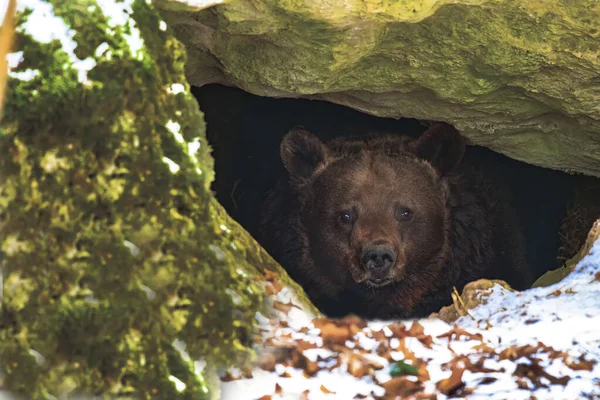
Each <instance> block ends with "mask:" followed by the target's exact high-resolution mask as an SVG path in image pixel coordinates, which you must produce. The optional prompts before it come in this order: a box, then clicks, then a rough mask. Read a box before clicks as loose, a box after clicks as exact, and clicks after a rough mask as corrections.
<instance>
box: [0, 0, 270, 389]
mask: <svg viewBox="0 0 600 400" xmlns="http://www.w3.org/2000/svg"><path fill="white" fill-rule="evenodd" d="M98 4H101V3H98ZM52 5H53V8H54V13H55V15H56V16H58V17H61V18H62V19H63V20H64V21H65V23H66V24H67V25H69V26H70V27H72V28H73V29H74V31H75V32H76V33H75V35H74V36H73V40H74V41H75V42H76V43H77V48H76V49H75V54H76V55H77V57H78V58H79V59H84V58H86V57H92V58H94V60H95V62H96V66H95V67H94V68H92V69H91V70H90V71H89V72H88V74H87V77H88V79H89V81H90V83H89V84H86V83H81V82H80V81H79V80H78V71H77V70H75V68H74V66H73V63H72V60H71V59H70V56H69V55H68V54H67V53H66V52H65V50H64V49H63V48H62V45H61V43H60V42H59V41H58V40H54V41H51V42H50V43H38V42H36V41H35V40H34V39H33V38H32V37H31V36H30V35H29V34H28V33H27V32H24V31H20V32H19V34H18V38H17V44H18V45H17V49H16V51H23V58H24V60H23V61H22V62H21V63H20V64H19V66H18V68H17V69H16V70H15V72H19V71H23V70H25V69H27V68H31V69H35V70H38V71H39V74H38V75H37V76H36V77H34V78H33V79H32V80H29V81H24V80H19V79H17V78H12V79H10V80H9V84H8V85H9V86H8V93H7V102H6V105H5V114H4V118H3V119H2V124H1V125H0V153H1V154H3V155H5V156H3V157H0V173H1V174H2V181H1V182H0V227H1V228H2V233H1V234H0V248H1V252H0V260H1V263H2V264H1V268H2V273H3V277H4V280H3V285H4V287H3V289H4V297H3V302H2V309H1V312H2V318H1V319H0V358H1V359H2V366H1V368H2V375H3V384H2V386H3V389H6V390H10V391H14V392H17V393H20V394H23V395H25V396H26V397H27V398H31V399H45V398H49V396H50V395H52V396H56V397H58V396H60V395H61V394H65V393H71V394H73V393H87V394H98V395H106V396H108V395H117V394H118V395H120V396H134V397H137V398H147V399H150V398H152V399H161V398H162V399H178V398H181V399H184V398H185V399H187V398H189V399H192V398H193V399H201V398H209V397H210V396H211V393H210V390H209V389H210V388H208V387H207V380H206V377H205V376H203V373H197V372H195V371H194V365H193V362H192V361H191V360H198V359H204V360H206V361H207V362H208V363H209V366H208V367H207V369H206V370H214V368H216V367H219V366H226V365H232V364H233V365H236V366H244V365H247V364H248V363H249V362H250V361H252V360H253V357H254V353H253V350H252V342H251V337H252V333H253V332H254V329H255V324H256V321H255V313H256V312H257V311H263V312H264V311H265V310H264V302H263V298H262V296H263V295H262V292H261V289H260V287H259V283H258V281H259V279H258V276H259V274H260V273H262V270H263V268H270V269H273V270H275V269H277V266H276V264H275V263H274V262H273V261H272V260H271V259H270V258H269V257H268V256H267V255H266V254H265V253H264V250H262V249H261V248H260V247H258V245H256V243H255V242H254V241H253V240H252V239H251V238H250V237H249V236H248V234H247V233H246V232H245V231H243V229H241V228H240V227H239V226H238V225H237V224H235V223H233V222H232V221H231V220H230V218H229V217H228V216H227V215H226V214H225V213H224V211H223V210H222V208H221V206H220V205H218V203H216V201H215V200H214V198H213V196H212V194H211V193H210V190H209V187H210V184H211V182H212V180H213V175H214V172H213V160H212V158H211V156H210V148H209V146H208V144H207V142H206V139H205V135H204V133H205V125H204V120H203V116H202V113H201V112H200V111H199V110H198V106H197V103H196V101H195V99H194V98H193V97H192V95H191V94H190V93H189V90H188V89H189V88H188V86H187V83H186V81H185V78H184V75H183V70H184V65H185V61H186V55H185V52H184V49H183V47H182V45H181V44H180V43H179V42H178V41H177V40H176V39H174V38H173V36H172V35H171V33H170V31H169V30H161V29H160V23H161V20H160V17H159V16H158V14H157V13H156V12H155V11H154V10H153V9H152V8H151V7H150V6H149V5H148V4H147V3H146V1H144V0H135V1H134V2H133V4H132V7H131V8H132V14H131V19H132V20H133V21H135V24H133V25H131V26H130V25H125V26H118V25H117V26H111V28H110V29H107V28H108V27H109V26H110V24H109V21H107V19H106V17H105V16H104V15H103V11H102V8H101V7H98V6H97V5H96V3H95V1H93V0H89V1H83V2H59V1H53V2H52ZM29 15H30V12H28V11H27V12H23V13H21V14H20V15H19V26H23V24H24V23H25V22H26V21H27V18H28V16H29ZM136 29H139V33H140V37H141V38H142V39H143V42H144V46H143V47H142V48H141V50H140V51H139V53H136V54H132V52H131V51H130V49H129V45H128V44H127V36H128V35H131V34H132V33H135V32H134V31H135V30H136ZM103 43H106V44H107V45H108V48H107V50H106V51H105V52H104V53H103V54H96V51H97V48H98V46H100V45H101V44H103ZM173 84H180V85H183V86H182V87H184V89H185V90H183V91H179V92H177V91H176V92H173V91H172V90H171V91H170V90H169V88H171V87H172V85H173ZM196 149H197V151H196ZM232 292H233V293H234V294H235V295H233V296H232V295H231V294H230V293H232ZM176 340H180V341H182V342H184V343H186V344H187V347H186V352H187V354H189V356H190V357H191V359H188V358H187V356H182V355H181V354H180V353H179V352H178V351H177V350H176V349H175V348H174V347H173V343H174V341H176ZM206 370H205V371H206ZM172 377H175V378H177V379H173V378H172ZM182 383H183V384H184V385H185V388H183V389H182V387H183V386H182ZM213 389H215V388H213Z"/></svg>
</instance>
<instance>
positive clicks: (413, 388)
mask: <svg viewBox="0 0 600 400" xmlns="http://www.w3.org/2000/svg"><path fill="white" fill-rule="evenodd" d="M381 386H383V388H384V389H385V393H386V394H389V395H393V396H400V397H402V398H404V397H409V396H412V395H413V394H415V393H417V392H420V391H422V390H423V386H422V385H421V383H420V382H414V381H411V380H409V379H407V378H406V377H404V376H398V377H395V378H392V379H390V380H389V381H387V382H384V383H383V384H382V385H381Z"/></svg>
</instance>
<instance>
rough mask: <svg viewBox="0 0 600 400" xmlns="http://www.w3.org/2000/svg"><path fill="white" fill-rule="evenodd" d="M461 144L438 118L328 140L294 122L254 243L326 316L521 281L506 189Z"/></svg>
mask: <svg viewBox="0 0 600 400" xmlns="http://www.w3.org/2000/svg"><path fill="white" fill-rule="evenodd" d="M465 151H466V142H465V139H464V138H463V137H462V136H461V135H460V134H459V133H458V131H456V130H455V129H454V128H453V127H451V126H449V125H446V124H439V125H436V126H434V127H432V128H430V129H429V130H428V131H426V132H425V133H424V134H423V135H421V136H420V137H418V138H411V137H408V136H405V135H399V134H396V135H392V134H380V135H370V136H368V137H362V138H353V139H348V138H340V139H334V140H332V141H330V142H327V143H323V142H321V140H320V139H318V138H317V137H316V136H315V135H313V134H311V133H310V132H308V131H306V130H304V129H303V128H299V127H298V128H294V129H293V130H292V131H290V132H289V133H288V134H287V135H286V136H285V137H284V139H283V141H282V143H281V147H280V153H281V159H282V161H283V164H284V166H285V169H286V171H287V173H288V177H287V178H286V179H284V180H282V181H280V182H279V183H278V184H277V186H276V187H275V188H274V189H273V190H271V191H270V192H269V193H267V195H266V197H265V200H264V203H263V205H262V207H261V213H260V223H259V232H258V240H259V242H261V243H262V245H263V246H264V247H265V248H266V249H267V251H269V253H270V254H271V255H272V256H273V257H274V258H275V259H276V260H277V261H278V262H279V263H280V264H281V265H282V266H283V267H284V268H285V269H286V270H287V271H288V273H289V274H290V276H291V277H292V278H293V279H294V280H295V281H297V282H298V283H299V284H300V285H301V286H302V287H303V288H304V290H305V291H306V293H307V294H308V296H309V298H310V299H311V301H312V302H313V303H314V304H315V305H316V306H317V307H318V308H319V309H320V310H321V311H322V312H323V313H324V314H326V315H328V316H331V317H341V316H344V315H347V314H356V315H359V316H362V317H365V318H370V319H387V318H412V317H424V316H427V315H428V314H430V313H432V312H435V311H438V310H439V309H440V308H441V307H442V306H445V305H448V304H451V303H452V300H451V296H450V294H451V292H452V289H453V287H456V289H457V290H459V291H461V290H462V288H463V286H464V285H465V284H466V283H468V282H471V281H473V280H476V279H480V278H487V279H502V280H505V281H507V282H508V283H509V284H510V285H511V286H512V287H513V288H515V289H524V288H526V287H528V286H529V285H530V284H531V283H532V277H531V276H530V273H529V272H528V271H529V270H528V268H527V265H526V261H525V260H526V257H525V254H524V247H523V244H522V234H521V231H520V228H519V225H518V221H517V219H516V217H515V213H514V210H513V209H512V208H511V205H510V196H509V195H508V193H507V191H506V190H504V189H503V188H502V186H501V184H502V182H501V181H500V180H498V179H494V177H492V176H486V174H485V170H484V169H482V168H481V167H480V166H479V167H478V166H477V165H472V164H473V163H471V162H469V159H468V157H465Z"/></svg>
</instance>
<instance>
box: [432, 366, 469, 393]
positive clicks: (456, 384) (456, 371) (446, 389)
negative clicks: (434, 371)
mask: <svg viewBox="0 0 600 400" xmlns="http://www.w3.org/2000/svg"><path fill="white" fill-rule="evenodd" d="M451 371H452V373H451V374H450V377H449V378H446V379H442V380H441V381H439V382H438V383H436V384H435V386H436V388H437V389H438V390H439V391H440V392H442V393H443V394H445V395H451V394H452V393H454V392H456V391H457V390H459V389H460V388H461V387H463V386H464V385H465V384H464V382H463V381H462V376H463V373H464V372H465V368H464V367H463V366H459V365H456V364H454V365H452V366H451Z"/></svg>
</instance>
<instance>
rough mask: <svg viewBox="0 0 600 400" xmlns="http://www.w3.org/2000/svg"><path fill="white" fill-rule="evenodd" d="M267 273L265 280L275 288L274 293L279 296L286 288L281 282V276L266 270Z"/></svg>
mask: <svg viewBox="0 0 600 400" xmlns="http://www.w3.org/2000/svg"><path fill="white" fill-rule="evenodd" d="M264 271H265V278H266V279H265V280H266V281H267V282H269V283H270V284H271V286H273V289H272V290H273V293H274V294H278V293H279V292H281V290H282V289H283V288H284V286H283V285H282V284H281V283H280V282H279V274H278V273H277V272H275V271H270V270H268V269H266V268H265V269H264Z"/></svg>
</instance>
